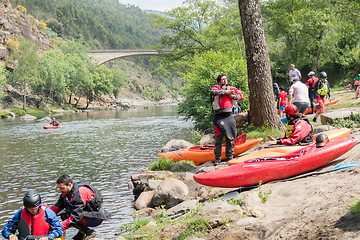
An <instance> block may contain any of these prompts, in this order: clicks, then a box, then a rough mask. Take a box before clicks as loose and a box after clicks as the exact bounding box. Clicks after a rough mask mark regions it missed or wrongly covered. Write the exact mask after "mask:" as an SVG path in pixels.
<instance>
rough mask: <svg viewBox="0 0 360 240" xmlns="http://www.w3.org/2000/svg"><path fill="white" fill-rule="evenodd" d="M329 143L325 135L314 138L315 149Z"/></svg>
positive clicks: (321, 134)
mask: <svg viewBox="0 0 360 240" xmlns="http://www.w3.org/2000/svg"><path fill="white" fill-rule="evenodd" d="M328 141H329V137H328V136H327V135H326V134H325V133H319V135H317V136H316V147H323V146H325V144H326V143H327V142H328Z"/></svg>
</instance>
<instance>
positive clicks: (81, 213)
mask: <svg viewBox="0 0 360 240" xmlns="http://www.w3.org/2000/svg"><path fill="white" fill-rule="evenodd" d="M56 183H57V186H58V188H59V192H60V193H61V196H60V198H59V200H58V201H57V202H56V204H55V205H54V206H52V207H51V210H53V211H54V212H55V213H59V212H60V211H61V210H64V211H62V212H63V213H62V212H60V216H61V219H62V220H63V221H62V223H61V226H62V227H63V229H64V230H66V229H68V228H70V227H75V228H77V229H79V232H78V233H77V234H76V235H75V236H74V237H73V239H75V240H89V239H92V238H94V237H95V235H96V232H95V231H94V230H92V229H90V228H89V227H96V226H99V225H100V224H101V223H102V221H103V220H106V219H109V218H110V216H111V214H110V213H109V212H107V211H106V210H104V209H102V203H103V198H102V196H101V193H100V192H99V191H98V190H97V189H96V188H94V187H93V186H91V185H89V184H86V183H83V182H79V183H73V180H72V179H71V178H70V176H69V175H67V174H63V175H61V176H60V177H59V178H58V180H57V181H56Z"/></svg>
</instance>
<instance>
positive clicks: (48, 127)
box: [43, 125, 64, 129]
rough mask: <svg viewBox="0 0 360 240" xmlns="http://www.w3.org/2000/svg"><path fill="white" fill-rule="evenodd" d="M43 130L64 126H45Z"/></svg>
mask: <svg viewBox="0 0 360 240" xmlns="http://www.w3.org/2000/svg"><path fill="white" fill-rule="evenodd" d="M43 127H44V129H54V128H61V127H64V125H60V126H54V125H47V126H43Z"/></svg>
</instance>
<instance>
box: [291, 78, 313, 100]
mask: <svg viewBox="0 0 360 240" xmlns="http://www.w3.org/2000/svg"><path fill="white" fill-rule="evenodd" d="M289 93H291V94H292V95H293V97H294V102H309V91H308V87H307V86H306V85H305V84H304V83H302V82H300V81H296V82H295V83H294V84H293V85H291V87H290V89H289Z"/></svg>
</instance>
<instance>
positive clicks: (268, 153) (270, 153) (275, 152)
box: [227, 128, 351, 166]
mask: <svg viewBox="0 0 360 240" xmlns="http://www.w3.org/2000/svg"><path fill="white" fill-rule="evenodd" d="M324 133H325V134H326V135H327V136H328V138H329V140H332V139H339V138H347V137H348V136H349V135H350V133H351V130H350V129H348V128H335V129H331V130H328V131H325V132H324ZM316 136H317V135H314V140H315V138H316ZM305 147H307V146H301V145H284V146H277V147H268V148H263V149H260V150H258V151H256V152H252V153H250V154H247V155H244V156H241V157H237V158H234V159H232V160H230V161H228V162H227V164H228V165H229V166H231V165H235V164H237V163H240V162H244V161H247V160H250V159H255V158H263V157H274V156H282V155H286V154H289V153H292V152H295V151H298V150H300V149H303V148H305Z"/></svg>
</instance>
